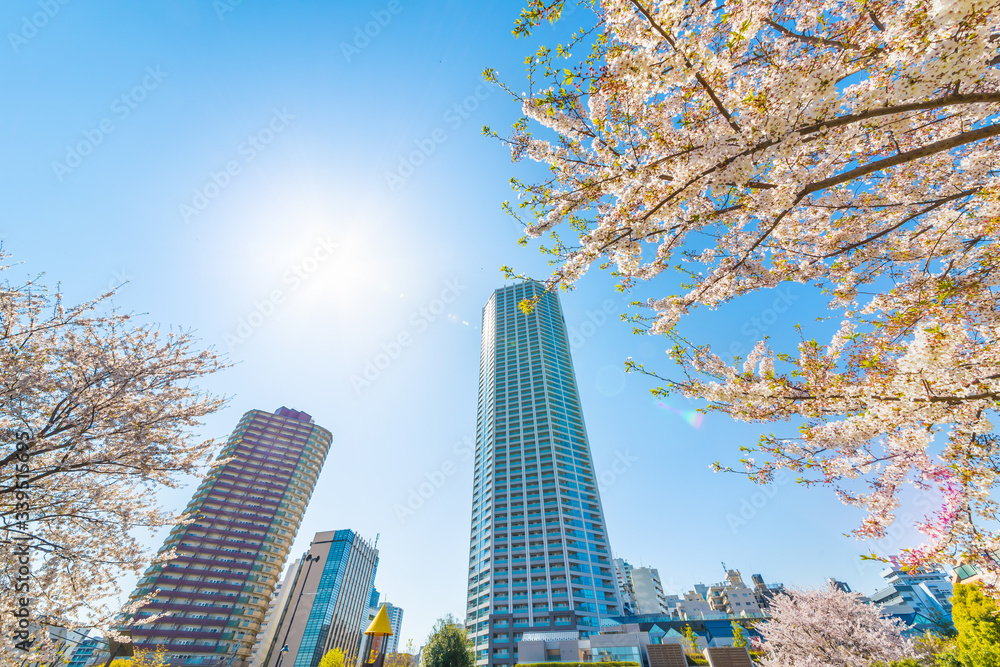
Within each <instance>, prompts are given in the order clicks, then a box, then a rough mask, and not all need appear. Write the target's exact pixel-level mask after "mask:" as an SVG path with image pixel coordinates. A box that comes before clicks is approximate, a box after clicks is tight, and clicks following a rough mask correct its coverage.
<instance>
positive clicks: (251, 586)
mask: <svg viewBox="0 0 1000 667" xmlns="http://www.w3.org/2000/svg"><path fill="white" fill-rule="evenodd" d="M332 440H333V436H332V435H331V433H330V431H328V430H326V429H325V428H323V427H321V426H318V425H317V424H315V423H313V420H312V417H310V416H309V415H307V414H306V413H304V412H299V411H297V410H290V409H288V408H280V409H278V410H276V411H275V412H274V413H273V414H272V413H270V412H265V411H263V410H251V411H250V412H247V413H246V414H245V415H243V418H242V419H241V420H240V423H239V424H238V425H237V426H236V429H235V430H234V431H233V433H232V435H230V436H229V440H228V441H227V442H226V445H225V447H224V448H223V449H222V451H221V452H220V453H219V458H228V459H230V460H229V461H228V462H227V463H225V464H224V465H222V466H220V467H218V468H215V469H213V471H212V472H211V473H209V475H208V476H207V477H206V478H205V480H204V481H202V483H201V485H200V486H199V487H198V490H197V491H196V492H195V494H194V498H192V500H191V502H190V503H188V506H187V509H186V510H185V513H186V514H188V515H189V516H192V517H194V519H195V520H194V522H193V523H190V524H186V525H180V526H177V527H176V528H174V529H173V530H172V531H170V535H169V536H168V537H167V539H166V541H165V542H164V544H163V547H162V549H161V550H160V551H161V553H162V552H165V551H169V550H171V549H174V550H176V554H177V556H176V558H174V559H172V560H169V561H167V562H165V563H159V564H154V565H153V566H151V567H150V568H149V569H148V570H147V571H146V572H145V575H144V576H143V578H142V579H140V580H139V583H138V586H137V587H136V590H135V592H134V593H133V594H132V600H133V601H135V600H139V599H142V598H143V597H145V596H146V595H147V594H149V593H152V592H153V591H159V592H158V593H156V596H155V598H154V599H153V601H152V602H151V603H150V604H147V605H146V606H144V607H142V608H141V609H140V611H139V613H138V614H137V618H138V619H140V620H141V618H143V617H148V616H151V615H152V616H156V615H159V614H167V615H166V616H164V617H163V618H160V619H159V620H157V621H156V622H154V623H141V624H133V625H131V626H130V629H131V631H132V637H133V641H134V642H135V644H136V645H137V646H138V647H139V648H143V649H148V650H152V649H154V648H155V647H157V646H164V647H165V648H166V650H167V652H168V653H167V657H168V660H169V662H170V664H171V665H216V664H219V665H223V667H240V666H242V665H246V664H247V658H248V657H249V654H250V649H251V647H252V646H253V643H254V638H255V636H256V634H257V632H258V631H259V630H260V624H261V621H262V620H263V618H264V612H265V611H266V609H267V604H268V600H269V599H270V598H271V594H272V592H273V591H274V587H275V584H276V583H277V581H278V577H279V575H280V574H281V570H282V568H283V567H284V564H285V559H286V558H287V557H288V550H289V549H290V548H291V546H292V541H293V540H294V539H295V533H296V532H297V531H298V529H299V523H300V522H301V520H302V516H303V514H305V510H306V504H307V503H308V502H309V497H310V496H311V495H312V491H313V487H314V486H315V485H316V479H317V478H318V477H319V473H320V469H321V468H322V467H323V462H324V461H325V460H326V455H327V452H328V451H329V449H330V443H331V442H332Z"/></svg>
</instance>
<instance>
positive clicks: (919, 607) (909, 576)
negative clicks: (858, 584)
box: [869, 566, 952, 633]
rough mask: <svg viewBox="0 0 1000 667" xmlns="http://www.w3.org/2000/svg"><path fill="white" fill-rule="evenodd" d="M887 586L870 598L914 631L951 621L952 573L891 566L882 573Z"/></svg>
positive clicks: (932, 628)
mask: <svg viewBox="0 0 1000 667" xmlns="http://www.w3.org/2000/svg"><path fill="white" fill-rule="evenodd" d="M881 576H882V578H883V579H885V581H886V583H887V584H888V586H886V587H885V588H881V589H879V590H878V591H876V592H875V593H874V594H873V595H871V596H869V599H870V600H871V601H872V602H873V603H875V604H877V605H879V606H881V607H884V609H885V611H886V613H888V614H891V615H893V616H898V617H900V618H902V619H903V620H904V621H905V622H906V623H907V625H909V626H911V628H912V630H913V631H914V632H918V633H922V632H923V631H925V630H934V629H938V628H939V626H940V625H942V624H945V625H949V624H950V623H951V601H950V598H951V593H952V583H951V575H949V574H948V573H946V572H944V571H943V570H906V571H904V570H903V569H901V568H899V567H895V566H893V567H890V568H888V569H886V570H884V571H883V572H882V574H881Z"/></svg>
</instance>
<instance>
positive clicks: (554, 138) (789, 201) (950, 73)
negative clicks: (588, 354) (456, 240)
mask: <svg viewBox="0 0 1000 667" xmlns="http://www.w3.org/2000/svg"><path fill="white" fill-rule="evenodd" d="M565 4H566V2H565V0H529V1H528V3H527V7H526V9H525V10H524V11H523V13H522V16H521V19H520V20H519V22H518V24H517V27H516V30H515V34H518V35H523V34H527V33H530V32H531V31H532V30H533V29H534V28H535V27H536V26H537V25H539V24H540V23H541V22H543V21H557V20H558V19H559V17H560V15H561V13H562V11H563V9H564V7H565ZM578 4H579V5H581V6H583V7H584V8H586V9H587V10H589V11H590V13H591V15H592V16H593V17H594V19H593V22H592V23H590V24H589V25H587V26H585V27H584V28H581V29H580V30H578V31H577V32H575V33H574V34H573V35H572V36H569V35H567V38H566V40H565V41H564V43H562V44H560V45H558V46H556V47H554V48H550V47H544V46H543V47H541V48H539V49H538V50H537V52H535V53H534V54H533V55H532V57H530V58H528V59H527V61H526V62H527V67H528V77H529V83H528V89H527V91H526V92H524V93H519V92H515V89H513V88H512V87H510V86H508V85H507V84H505V83H503V82H502V81H501V79H500V77H499V75H498V73H497V72H496V71H494V70H492V69H487V70H486V73H485V76H486V78H487V79H488V80H490V81H492V82H495V83H498V84H499V85H501V86H503V87H504V88H505V89H506V90H507V91H508V92H509V93H510V94H511V95H512V96H513V97H514V98H515V99H516V101H517V102H518V103H519V104H520V105H521V108H522V112H523V117H522V118H521V119H519V120H518V121H517V122H516V123H515V124H514V127H513V132H512V133H511V134H510V135H508V136H506V137H501V136H500V135H498V134H497V133H496V132H494V131H492V130H490V129H489V128H485V131H486V132H487V134H491V135H493V136H496V137H497V138H500V139H501V140H502V141H504V142H506V144H507V145H508V146H509V147H510V150H511V155H512V157H513V159H514V160H515V161H517V160H522V159H530V160H534V161H537V162H540V163H543V164H545V165H547V166H548V167H549V175H548V176H547V177H546V178H544V179H541V180H538V181H536V182H528V181H525V180H521V179H519V178H515V179H513V180H512V182H513V185H514V189H515V190H516V191H517V195H518V198H519V202H518V203H517V204H510V203H505V207H506V208H507V210H508V211H509V212H511V213H512V214H514V215H517V216H522V215H526V218H525V219H524V220H523V222H524V224H525V225H526V231H527V235H526V237H525V238H524V239H522V241H523V242H524V243H528V240H529V238H534V237H541V236H543V235H549V237H550V240H549V241H548V242H546V244H545V245H542V250H543V251H544V252H546V253H548V254H550V256H551V261H552V263H553V264H554V266H555V269H554V273H553V275H552V277H551V278H550V279H549V286H550V288H552V289H555V288H559V287H561V288H568V287H571V286H572V285H573V283H574V282H575V281H577V280H578V279H580V278H581V276H583V275H584V274H585V273H586V272H587V271H588V270H589V269H590V268H591V267H593V266H594V265H597V266H599V267H601V268H610V269H612V271H613V275H614V276H615V278H616V279H617V282H618V288H619V289H620V290H622V291H628V290H631V289H632V288H634V287H636V286H637V285H640V284H641V283H643V282H645V281H654V280H655V282H653V283H651V284H650V286H649V287H647V289H652V290H656V291H657V292H658V293H657V295H656V296H654V297H652V298H650V299H648V300H646V301H642V302H634V303H633V305H634V306H635V307H636V308H637V310H636V311H635V312H634V313H633V314H632V315H631V316H630V317H631V319H633V321H635V322H636V326H637V328H638V329H640V330H642V331H648V332H649V333H651V334H660V335H664V336H667V337H668V339H669V340H670V344H669V346H668V348H669V349H668V353H669V355H670V357H671V359H672V360H673V361H674V362H675V363H676V365H677V370H676V371H671V372H670V373H666V374H663V377H660V378H659V379H660V380H662V381H663V384H662V386H661V387H660V388H659V390H658V391H659V392H669V391H678V392H682V393H683V394H685V395H687V396H690V397H694V398H699V399H704V400H705V401H706V403H705V409H706V410H714V411H719V412H722V413H725V414H728V415H730V416H732V417H733V418H736V419H740V420H745V421H750V422H770V421H775V420H794V421H795V422H797V424H798V425H799V428H798V431H797V432H791V433H784V434H772V435H765V436H763V437H762V438H761V440H760V442H759V443H757V444H756V445H748V446H745V447H743V456H742V465H741V466H733V467H735V468H737V469H738V470H739V471H741V472H743V473H745V474H747V475H749V476H750V477H751V479H753V480H754V481H757V482H761V483H767V482H768V481H770V480H772V479H773V476H774V474H775V472H776V471H777V470H778V469H779V468H789V469H792V470H794V471H797V472H799V473H800V475H801V477H800V480H801V481H802V482H803V483H805V484H820V485H827V486H830V487H833V488H834V489H835V490H836V492H837V494H838V496H839V498H840V499H841V500H842V501H843V502H845V503H848V504H850V505H853V506H857V507H859V508H862V509H863V510H865V511H866V515H865V518H864V520H863V522H862V523H861V525H860V526H859V527H858V528H857V529H856V530H855V535H856V536H857V537H859V538H861V539H869V538H872V539H878V538H881V537H883V536H884V535H885V530H886V528H887V527H888V526H889V525H891V524H892V522H893V521H894V519H895V511H896V510H897V508H898V507H899V503H900V493H901V491H902V489H903V488H904V487H905V486H906V485H907V484H910V485H913V486H915V487H917V488H918V489H921V490H935V491H936V492H938V493H939V494H940V495H941V497H942V498H943V501H942V503H941V506H940V509H939V510H938V511H937V512H936V513H935V514H934V515H933V516H930V517H928V518H927V519H926V520H923V521H921V522H920V523H919V524H918V525H917V528H919V529H920V530H921V531H922V532H923V533H924V534H925V535H926V544H925V546H923V547H921V548H916V549H910V550H905V551H904V552H903V554H902V555H901V558H902V562H904V563H906V564H908V565H912V566H918V565H921V564H928V563H953V562H955V561H956V560H957V559H959V558H965V559H967V560H970V561H972V562H974V563H975V564H976V565H977V566H978V567H980V568H981V569H987V570H990V571H993V572H994V573H995V572H996V571H997V565H996V564H995V563H994V562H993V561H992V560H991V559H989V558H988V556H987V554H988V553H989V552H991V551H994V550H996V549H997V548H998V547H1000V534H998V533H997V531H996V527H995V523H994V521H995V519H996V518H997V514H996V512H997V505H996V503H995V502H994V501H993V500H992V499H991V497H990V493H991V490H992V489H994V488H995V487H996V484H997V480H998V479H1000V475H998V474H997V473H998V472H1000V447H998V441H997V438H996V437H995V436H994V435H993V434H992V430H993V423H992V422H991V419H993V418H994V417H995V414H996V407H997V403H998V400H1000V373H998V371H997V369H998V368H1000V317H998V310H997V294H996V291H997V286H998V280H1000V235H998V232H1000V171H998V167H1000V164H998V160H1000V152H998V149H1000V139H998V136H1000V123H998V122H997V119H998V118H1000V116H998V114H1000V72H998V69H997V66H998V64H1000V25H998V22H1000V21H998V19H1000V4H998V3H996V2H990V1H987V0H933V1H932V0H829V1H824V2H813V1H810V0H797V1H795V2H791V1H788V0H776V1H773V2H728V1H727V0H685V1H675V0H606V1H605V2H601V3H599V4H598V3H597V2H594V1H592V0H583V1H581V2H579V3H578ZM582 14H584V12H576V13H575V14H574V15H573V19H572V20H577V19H578V18H579V17H580V16H581V15H582ZM568 20H569V19H568ZM518 89H520V86H519V87H518ZM505 269H506V270H507V271H508V273H510V274H511V275H513V274H514V273H515V272H514V271H513V270H512V269H509V268H507V267H505ZM671 271H673V272H674V276H669V272H671ZM787 283H801V284H806V285H810V286H812V287H813V288H815V293H816V294H817V295H820V297H821V299H825V301H826V306H827V309H821V310H818V311H817V312H816V313H809V315H818V316H820V317H822V318H830V319H832V320H833V321H832V322H831V323H830V326H829V329H828V331H829V332H831V333H829V334H824V335H829V338H828V339H826V340H825V342H821V341H817V340H816V339H809V338H808V336H807V335H805V334H804V333H803V335H802V339H801V342H800V344H799V345H798V347H797V349H789V350H775V349H772V348H771V347H770V344H769V343H768V341H767V340H760V341H758V342H757V344H756V345H755V347H754V348H753V350H752V351H751V352H750V353H749V354H748V356H747V357H746V358H745V359H743V358H736V359H732V357H731V356H730V355H731V354H732V353H731V352H729V351H728V350H713V349H711V347H710V346H709V345H707V344H706V343H704V342H701V341H698V340H690V339H689V338H688V337H686V334H685V333H684V332H683V331H682V328H681V327H680V326H679V324H680V323H682V322H683V321H684V318H685V316H686V315H688V314H689V313H691V312H692V311H694V310H695V309H699V308H702V309H704V308H707V309H715V308H719V307H721V306H723V305H724V304H727V303H729V302H732V301H734V300H737V299H740V298H741V297H744V296H746V295H748V294H751V293H754V292H762V291H766V290H769V289H772V288H776V287H778V286H781V285H783V284H787ZM529 306H530V304H529ZM802 314H803V315H805V314H806V313H802ZM727 357H728V359H727ZM630 368H632V369H634V370H639V371H643V372H645V368H644V366H643V364H642V363H639V362H630ZM649 372H650V373H651V374H655V373H654V371H653V370H650V371H649ZM658 377H659V376H658ZM716 467H717V468H718V469H727V470H728V469H732V468H731V466H730V465H729V464H723V463H721V462H717V463H716Z"/></svg>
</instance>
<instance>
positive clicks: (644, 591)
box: [632, 567, 667, 614]
mask: <svg viewBox="0 0 1000 667" xmlns="http://www.w3.org/2000/svg"><path fill="white" fill-rule="evenodd" d="M632 590H633V591H634V592H635V604H636V612H637V613H639V614H661V613H663V611H664V610H665V609H666V607H667V603H666V598H665V596H664V595H663V584H662V583H661V582H660V573H659V572H657V571H656V568H652V567H635V568H632Z"/></svg>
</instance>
